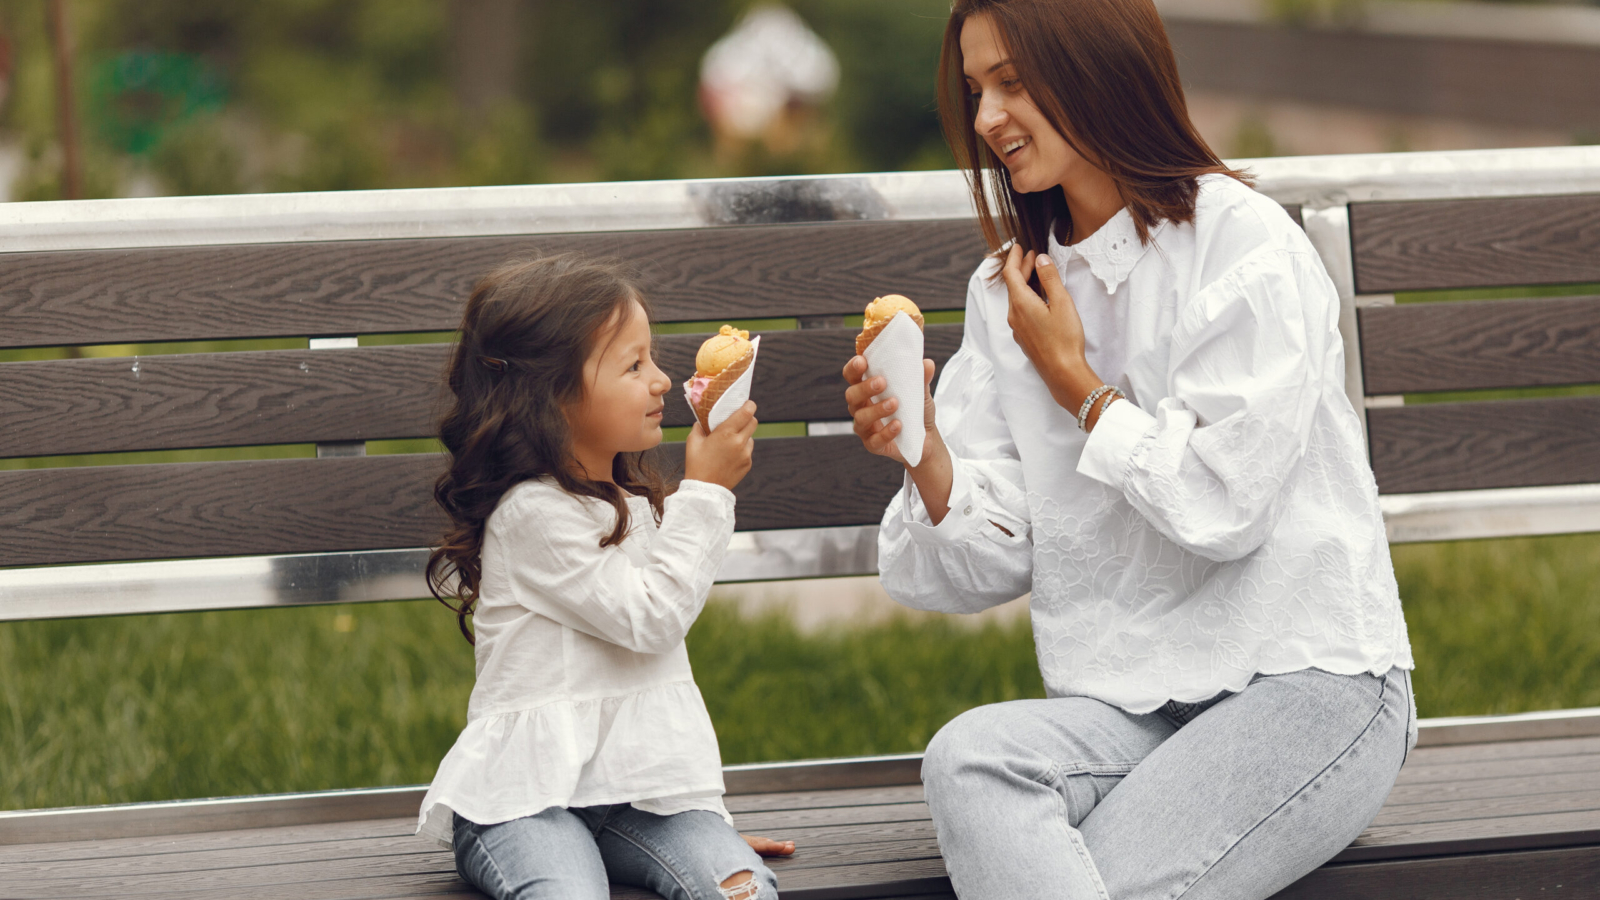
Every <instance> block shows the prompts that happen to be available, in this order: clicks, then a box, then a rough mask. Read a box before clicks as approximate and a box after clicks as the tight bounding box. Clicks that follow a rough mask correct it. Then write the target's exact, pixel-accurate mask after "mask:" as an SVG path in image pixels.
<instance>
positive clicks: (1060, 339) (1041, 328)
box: [1000, 244, 1101, 415]
mask: <svg viewBox="0 0 1600 900" xmlns="http://www.w3.org/2000/svg"><path fill="white" fill-rule="evenodd" d="M1035 271H1037V272H1038V274H1039V284H1040V285H1042V286H1043V287H1044V293H1045V296H1044V297H1040V296H1039V295H1038V294H1037V293H1036V292H1035V291H1034V290H1033V288H1031V287H1029V286H1028V279H1029V278H1030V277H1032V275H1033V274H1034V272H1035ZM1000 274H1001V277H1002V278H1004V279H1005V282H1006V292H1007V294H1008V295H1009V297H1010V301H1011V305H1010V310H1009V311H1008V312H1007V313H1006V324H1008V325H1010V326H1011V334H1012V336H1013V337H1015V338H1016V341H1017V346H1019V347H1021V348H1022V352H1023V353H1024V354H1026V355H1027V357H1028V359H1029V360H1031V361H1032V362H1033V367H1034V368H1035V369H1037V370H1038V372H1039V377H1040V378H1043V379H1044V383H1045V384H1046V385H1047V386H1048V387H1049V388H1050V394H1051V396H1052V397H1054V398H1055V401H1056V402H1057V403H1058V404H1060V405H1061V406H1062V407H1063V408H1065V409H1066V410H1067V411H1069V412H1071V413H1073V414H1074V415H1076V414H1077V412H1078V407H1079V406H1081V405H1082V404H1083V400H1084V398H1085V397H1087V396H1089V392H1090V391H1093V390H1094V389H1095V388H1097V387H1099V386H1100V384H1101V382H1100V377H1099V376H1098V375H1096V374H1095V373H1094V370H1093V369H1091V368H1089V361H1088V359H1086V358H1085V356H1084V343H1085V340H1084V335H1083V320H1082V319H1080V318H1079V317H1078V307H1077V305H1076V304H1074V303H1073V302H1072V295H1071V294H1069V293H1067V286H1066V285H1065V284H1063V283H1062V282H1061V273H1060V272H1058V271H1056V267H1055V265H1054V264H1053V263H1052V262H1051V261H1050V256H1049V254H1044V253H1034V252H1033V251H1031V250H1030V251H1028V252H1027V253H1023V252H1022V247H1021V246H1020V245H1016V244H1013V245H1012V247H1011V251H1010V252H1009V253H1007V254H1006V264H1005V267H1004V268H1002V269H1001V270H1000ZM1045 298H1049V299H1048V301H1047V300H1046V299H1045Z"/></svg>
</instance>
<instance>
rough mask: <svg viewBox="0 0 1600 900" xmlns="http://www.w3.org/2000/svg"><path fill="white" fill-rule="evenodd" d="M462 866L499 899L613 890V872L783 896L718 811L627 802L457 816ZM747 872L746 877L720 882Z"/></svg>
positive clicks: (543, 899) (592, 895) (748, 899)
mask: <svg viewBox="0 0 1600 900" xmlns="http://www.w3.org/2000/svg"><path fill="white" fill-rule="evenodd" d="M455 854H456V871H457V872H458V873H460V875H461V877H462V878H464V879H466V880H467V881H469V882H471V883H472V884H473V885H475V886H476V887H477V888H478V889H479V890H481V891H483V892H484V893H486V894H488V895H489V896H490V897H493V898H495V900H609V898H610V896H611V891H610V888H609V887H608V884H607V883H608V882H616V883H617V884H624V885H628V886H630V887H642V888H648V889H650V890H652V891H655V892H656V893H658V894H660V895H661V896H663V897H665V898H667V900H725V898H728V900H777V896H778V881H777V878H776V877H775V876H774V875H773V874H772V871H771V870H770V869H768V868H767V867H766V866H765V865H763V864H762V862H761V857H759V856H757V855H756V852H755V851H754V850H751V849H750V845H749V844H746V843H745V841H744V838H742V837H740V836H739V833H738V832H737V831H734V830H733V828H732V826H730V825H729V824H728V823H727V822H724V821H723V820H722V817H721V816H719V815H717V814H716V813H712V812H706V811H704V810H691V811H689V812H681V813H677V814H675V815H671V816H658V815H655V814H654V813H647V812H644V811H642V810H638V809H634V808H633V807H632V806H630V805H628V804H626V803H619V804H616V805H614V806H590V807H583V808H577V809H563V808H561V807H559V806H553V807H551V808H549V809H547V810H545V811H543V812H541V813H538V814H536V815H532V816H525V817H523V818H521V819H512V820H511V821H509V822H501V823H499V824H496V825H478V824H476V823H474V822H470V821H468V820H466V819H463V818H461V816H460V815H457V816H456V817H455ZM740 872H750V873H751V879H750V882H749V884H748V885H738V886H735V887H733V888H723V887H720V885H721V883H722V882H723V881H726V880H728V878H730V877H731V876H733V875H736V874H738V873H740Z"/></svg>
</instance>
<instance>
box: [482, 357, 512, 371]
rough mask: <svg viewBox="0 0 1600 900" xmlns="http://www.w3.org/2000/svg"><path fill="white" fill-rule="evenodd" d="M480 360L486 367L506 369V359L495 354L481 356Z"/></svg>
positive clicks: (496, 369) (499, 369) (498, 369)
mask: <svg viewBox="0 0 1600 900" xmlns="http://www.w3.org/2000/svg"><path fill="white" fill-rule="evenodd" d="M478 362H481V363H483V366H484V368H486V369H493V370H494V371H496V372H504V371H505V370H506V361H505V360H503V359H499V358H496V357H493V356H480V357H478Z"/></svg>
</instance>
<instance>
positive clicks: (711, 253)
mask: <svg viewBox="0 0 1600 900" xmlns="http://www.w3.org/2000/svg"><path fill="white" fill-rule="evenodd" d="M1518 162H1521V163H1522V166H1521V168H1520V169H1519V168H1518V167H1517V165H1516V164H1517V163H1518ZM1429 165H1431V166H1433V168H1434V169H1435V170H1438V169H1439V168H1440V167H1441V166H1442V167H1444V168H1445V169H1447V170H1448V172H1449V175H1450V176H1451V177H1447V178H1445V179H1440V178H1439V177H1437V176H1436V175H1434V174H1432V173H1431V172H1428V166H1429ZM1341 166H1342V167H1343V171H1339V168H1340V167H1341ZM1407 166H1411V167H1413V168H1417V170H1418V172H1424V173H1425V174H1420V175H1419V174H1414V173H1407V172H1405V171H1404V169H1405V168H1406V167H1407ZM1252 167H1253V168H1255V169H1256V171H1257V172H1258V173H1259V174H1260V175H1261V185H1260V186H1261V189H1263V190H1264V191H1265V192H1266V193H1268V194H1269V195H1271V196H1273V197H1275V198H1276V199H1278V200H1279V201H1280V202H1282V203H1284V205H1285V206H1286V207H1287V208H1288V209H1289V210H1290V212H1291V213H1292V214H1294V215H1295V216H1296V217H1297V218H1303V220H1304V224H1305V227H1306V228H1307V231H1308V233H1309V234H1310V235H1311V237H1312V239H1313V241H1314V242H1316V243H1317V245H1318V247H1319V250H1321V252H1322V254H1323V256H1324V260H1325V262H1327V264H1328V267H1329V270H1330V273H1332V274H1333V276H1334V278H1335V281H1336V283H1338V284H1339V286H1340V288H1341V293H1342V294H1343V295H1344V296H1345V299H1346V301H1347V307H1348V309H1347V313H1348V315H1347V328H1346V339H1347V346H1348V349H1349V351H1350V352H1349V353H1348V359H1349V362H1350V366H1351V369H1350V377H1349V386H1350V390H1351V393H1352V398H1353V399H1354V400H1356V401H1357V403H1358V406H1369V405H1371V406H1374V407H1375V408H1372V409H1370V410H1369V411H1368V416H1369V428H1370V436H1371V440H1372V450H1373V464H1374V468H1375V471H1376V472H1377V473H1378V479H1379V485H1380V489H1381V490H1382V491H1383V492H1384V493H1385V494H1388V495H1395V496H1393V497H1386V498H1385V500H1386V504H1387V505H1386V511H1390V512H1393V513H1394V515H1393V516H1392V517H1391V533H1392V536H1394V537H1396V539H1405V537H1406V536H1407V535H1406V534H1405V533H1404V529H1403V527H1402V528H1401V529H1400V531H1401V533H1400V534H1398V535H1396V534H1394V532H1395V530H1396V525H1395V521H1396V520H1406V516H1408V515H1409V516H1410V517H1411V519H1410V520H1406V521H1414V522H1415V523H1419V524H1417V526H1416V527H1417V529H1418V530H1419V533H1424V536H1435V537H1438V536H1443V537H1449V536H1480V535H1482V534H1488V533H1537V532H1540V531H1551V530H1558V531H1559V530H1584V529H1587V528H1597V529H1600V513H1597V512H1596V511H1597V510H1600V497H1590V496H1589V494H1586V493H1583V491H1585V490H1587V488H1580V489H1578V490H1579V494H1578V495H1573V494H1572V492H1571V490H1570V489H1558V490H1557V492H1556V493H1555V494H1549V491H1550V490H1551V489H1550V488H1549V487H1548V486H1552V485H1574V484H1581V485H1589V486H1593V485H1594V483H1596V482H1600V450H1597V449H1596V448H1595V438H1596V437H1597V436H1600V397H1592V396H1583V397H1561V398H1541V399H1515V400H1485V401H1476V402H1471V403H1460V404H1457V403H1450V404H1430V405H1425V406H1413V407H1405V406H1399V407H1396V406H1393V405H1392V404H1393V401H1392V400H1391V399H1388V398H1390V397H1392V396H1393V395H1402V394H1405V393H1412V392H1422V391H1440V390H1464V389H1478V388H1485V387H1492V388H1506V387H1525V386H1530V385H1550V384H1585V383H1593V382H1600V300H1596V299H1594V298H1577V299H1573V298H1565V299H1547V300H1510V301H1497V302H1482V301H1473V302H1467V303H1454V304H1421V305H1401V306H1392V305H1386V299H1387V300H1388V301H1389V302H1391V303H1392V294H1393V293H1395V292H1399V291H1412V290H1427V289H1434V288H1444V287H1488V286H1502V285H1536V284H1551V283H1571V282H1600V194H1597V193H1594V192H1596V191H1600V152H1597V151H1595V150H1594V149H1592V148H1572V149H1570V150H1554V151H1521V152H1520V156H1519V152H1517V151H1510V152H1506V153H1502V154H1500V155H1498V156H1496V155H1493V154H1490V155H1481V154H1480V155H1478V156H1474V155H1473V154H1411V155H1405V156H1384V157H1349V158H1330V159H1323V160H1315V159H1312V160H1261V161H1256V162H1255V163H1254V164H1253V165H1252ZM1330 170H1332V171H1330ZM1519 189H1520V190H1519ZM1463 192H1465V193H1468V194H1469V195H1470V194H1471V193H1473V192H1477V193H1480V194H1501V195H1504V194H1515V193H1529V194H1549V195H1552V196H1537V197H1509V198H1504V197H1492V198H1481V199H1472V200H1459V199H1449V200H1444V199H1428V198H1437V197H1439V196H1440V195H1459V194H1462V193H1463ZM1585 192H1587V193H1585ZM1351 196H1355V197H1358V198H1360V197H1368V196H1369V197H1373V198H1375V199H1374V200H1372V201H1366V200H1357V202H1353V203H1352V202H1348V198H1349V197H1351ZM1389 197H1396V198H1403V199H1400V200H1398V201H1391V200H1387V199H1386V198H1389ZM3 212H4V213H5V215H0V236H3V238H0V240H3V241H4V243H5V244H6V245H7V246H9V247H10V248H11V252H9V253H6V254H4V255H0V350H4V349H12V348H27V347H59V346H83V345H97V344H127V343H148V342H173V341H217V340H236V339H252V338H268V337H274V338H275V337H300V338H310V339H311V340H310V348H308V349H277V350H251V351H242V352H241V351H231V352H230V351H218V352H199V353H173V354H167V355H152V356H139V357H112V358H77V359H48V360H37V361H17V362H4V363H0V459H3V458H18V457H51V456H58V455H64V454H93V453H122V452H131V451H170V450H190V449H196V448H223V447H239V446H258V445H266V444H302V443H314V444H316V445H317V448H318V453H317V458H301V459H247V460H236V461H217V460H211V461H202V462H180V461H170V462H158V463H141V464H136V465H88V466H79V465H53V466H51V467H46V468H26V469H15V470H10V471H0V567H9V568H0V618H25V617H43V616H60V615H90V614H100V613H116V612H145V611H158V610H167V609H193V608H217V607H232V606H255V605H266V604H283V603H304V602H333V601H348V600H377V599H397V598H404V597H415V596H418V595H419V594H420V593H421V590H420V585H421V582H420V579H419V577H418V573H419V571H420V563H421V560H422V559H423V558H425V552H424V551H422V550H421V549H419V548H423V547H426V545H427V544H428V543H429V542H431V541H432V540H434V539H435V538H436V537H437V535H438V534H439V529H440V524H441V523H440V517H439V515H438V512H437V510H436V509H435V508H434V506H433V503H432V500H431V485H432V481H433V479H434V478H435V477H436V475H437V474H438V472H439V471H440V467H441V461H440V459H439V458H438V456H437V455H436V454H432V453H396V454H383V455H370V456H369V455H365V454H364V447H365V443H364V442H366V441H373V440H387V439H399V438H415V437H425V436H427V435H429V434H430V433H431V430H432V423H433V420H434V417H435V415H436V414H437V412H438V410H439V404H440V402H441V398H440V394H439V386H438V372H439V370H440V368H441V365H442V363H443V361H444V358H445V355H446V352H447V349H448V348H447V346H446V345H444V344H439V343H412V344H402V345H397V346H358V345H357V341H356V339H355V338H356V336H358V335H361V336H368V335H396V334H400V335H404V334H413V333H417V332H441V331H449V330H450V329H452V328H454V327H455V325H456V324H457V322H458V320H459V309H460V303H461V301H462V299H463V298H464V297H465V295H466V293H467V291H468V289H469V287H470V285H471V283H472V281H473V280H474V279H475V278H476V277H477V276H479V275H480V274H482V273H483V272H484V271H486V270H487V269H489V268H490V267H492V266H493V265H495V264H497V263H499V262H500V261H502V260H504V259H506V258H507V257H510V256H513V255H517V254H529V253H535V252H554V251H559V250H566V249H580V250H584V251H587V252H592V253H608V254H616V255H620V256H623V257H626V258H628V259H631V260H633V261H634V262H636V263H637V264H639V265H640V267H641V268H642V269H643V270H644V271H645V272H646V274H647V275H648V276H649V278H650V280H651V282H652V285H653V293H652V297H653V300H654V303H655V306H656V309H657V312H658V317H659V318H660V319H661V320H662V321H663V322H666V323H702V324H703V325H704V330H714V329H715V327H716V326H717V324H719V323H720V322H721V321H724V320H734V319H752V318H783V319H789V320H792V322H793V324H794V325H797V326H798V327H790V328H781V327H779V328H775V329H773V330H768V331H765V332H764V336H763V348H764V350H765V351H766V352H764V353H763V354H762V364H761V369H760V371H759V377H758V378H757V382H756V388H755V394H754V396H755V399H756V400H757V402H758V403H759V404H760V405H761V416H762V419H763V421H765V422H773V423H776V422H792V423H805V424H804V425H803V426H799V425H797V426H796V428H795V429H794V430H796V431H797V433H796V434H795V435H794V436H788V437H767V438H762V439H761V440H760V447H759V449H758V453H757V457H756V465H755V468H754V470H753V471H752V473H751V475H750V477H748V478H747V479H746V481H745V482H744V483H743V484H742V485H741V487H740V491H739V494H740V503H739V507H738V528H739V529H740V530H741V531H742V532H750V533H754V534H753V535H752V536H751V538H750V540H751V541H753V542H754V543H753V544H751V543H749V542H747V545H745V546H744V548H743V549H744V551H745V553H746V557H747V559H746V564H745V568H744V569H743V570H742V572H740V573H734V574H732V575H731V576H730V577H733V578H763V577H785V576H789V575H795V574H818V575H825V574H855V573H858V572H862V571H872V570H873V566H874V563H873V558H872V553H871V550H870V547H868V546H867V545H868V544H870V543H871V541H872V539H873V536H874V535H873V531H874V529H873V527H872V526H873V525H875V523H876V522H877V521H878V518H879V517H880V515H881V513H882V510H883V508H884V506H885V505H886V503H887V501H888V499H889V497H890V496H891V495H892V494H893V492H894V490H895V489H896V488H897V487H898V485H899V482H900V478H899V474H898V470H897V467H895V466H894V465H893V464H892V463H889V462H887V461H884V460H881V459H878V458H874V457H871V456H868V455H867V454H865V453H864V452H863V451H862V450H861V449H860V447H859V444H858V443H857V442H856V440H855V438H854V437H853V436H851V435H849V434H848V433H843V434H841V433H839V432H840V431H841V430H842V429H841V428H840V427H839V422H838V420H839V419H841V417H842V414H843V403H842V399H841V397H840V384H839V380H838V371H839V367H840V365H841V364H842V362H843V361H844V360H845V359H847V358H848V356H849V355H850V353H851V348H852V341H853V334H854V331H855V329H854V328H851V327H846V325H845V317H846V316H851V315H859V313H860V311H861V308H862V306H863V305H864V304H865V302H866V300H867V299H870V298H871V297H872V296H873V295H875V294H881V293H888V292H898V293H904V294H907V295H909V296H911V297H913V298H914V299H916V300H917V301H918V302H919V303H920V304H921V305H922V306H923V308H924V309H925V310H927V311H929V312H939V311H945V310H959V309H960V308H961V307H962V306H963V304H964V300H965V285H966V281H967V279H968V276H969V275H970V273H971V271H972V269H973V267H974V266H975V265H976V264H977V262H978V261H979V259H980V258H981V256H982V252H983V247H982V244H981V241H980V240H979V238H978V235H977V230H976V227H975V225H974V223H973V222H972V219H971V210H970V205H969V203H968V200H967V197H966V193H965V187H964V185H963V183H962V180H961V178H960V176H959V175H958V174H957V173H950V172H943V173H903V174H897V175H882V176H865V177H863V176H849V177H835V178H814V179H786V180H779V181H763V180H732V181H717V182H675V183H650V184H641V185H581V186H573V185H563V186H539V187H527V188H478V189H450V190H440V191H394V192H365V193H354V194H344V195H337V194H329V195H298V196H297V195H278V196H262V197H246V198H228V197H217V198H186V199H162V200H136V201H94V202H84V203H72V204H60V203H57V204H15V205H11V206H10V207H8V208H6V209H4V210H3ZM933 318H934V319H935V320H937V319H938V318H939V317H938V316H934V317H933ZM1358 321H1359V328H1358V327H1357V323H1358ZM782 324H784V325H787V324H790V323H787V322H786V323H782ZM697 330H698V329H697ZM960 335H961V326H960V324H959V322H946V323H939V322H937V321H936V322H934V323H933V324H930V326H929V328H928V349H929V355H930V356H933V357H934V358H935V359H936V360H939V361H940V362H941V363H942V362H943V360H944V359H945V358H947V357H948V356H949V355H950V354H951V353H952V352H954V350H955V348H956V346H957V345H958V344H959V341H960ZM701 337H702V335H699V334H694V333H690V334H663V335H662V336H661V337H660V338H659V339H658V340H659V346H658V356H659V358H660V360H661V362H662V365H663V368H664V369H665V370H666V371H667V372H668V373H669V374H672V375H673V376H674V377H675V378H679V379H681V378H683V377H686V376H687V374H688V373H689V372H690V371H692V368H693V364H692V355H693V351H694V349H695V347H697V346H698V343H699V341H700V340H701ZM1358 363H1359V364H1358ZM668 396H669V404H668V409H667V422H666V424H668V425H669V426H672V425H687V424H689V422H690V421H691V414H690V413H689V411H688V409H687V408H686V406H685V405H684V403H683V402H682V399H681V395H679V394H678V392H676V391H674V392H669V395H668ZM1369 399H1375V401H1376V402H1368V401H1369ZM680 452H681V445H670V444H669V445H666V447H665V453H666V456H667V457H668V465H669V468H670V467H671V466H672V465H675V464H676V463H677V462H678V459H676V458H675V454H676V453H680ZM1493 488H1513V489H1520V490H1524V491H1525V490H1526V489H1529V488H1540V489H1543V490H1545V491H1546V493H1545V494H1540V495H1538V496H1532V497H1531V499H1530V496H1531V495H1526V494H1525V493H1524V494H1517V495H1515V496H1510V497H1507V496H1505V495H1504V493H1503V492H1501V493H1500V494H1495V493H1494V492H1493V491H1490V492H1487V493H1486V492H1485V491H1484V489H1493ZM1437 492H1443V493H1437ZM1461 492H1467V493H1466V494H1465V495H1463V494H1462V493H1461ZM1591 493H1592V492H1591ZM1491 494H1492V495H1493V496H1490V495H1491ZM1574 496H1576V498H1577V499H1576V500H1574ZM1419 497H1420V498H1421V499H1418V498H1419ZM1586 497H1587V498H1588V499H1585V498H1586ZM1439 498H1444V499H1445V501H1446V502H1444V504H1443V506H1440V505H1439V503H1438V502H1437V501H1438V500H1439ZM1463 498H1464V499H1463ZM1475 498H1477V499H1476V500H1475ZM1484 498H1487V499H1484ZM1390 501H1398V502H1397V503H1392V502H1390ZM1408 503H1409V504H1410V506H1409V507H1407V506H1406V504H1408ZM1530 503H1531V504H1532V505H1533V506H1534V507H1538V508H1540V509H1545V510H1546V513H1544V514H1541V513H1538V512H1537V510H1535V512H1534V513H1533V514H1532V518H1530V513H1529V511H1528V507H1529V504H1530ZM1430 504H1432V505H1430ZM1496 504H1498V506H1496ZM1508 504H1509V506H1508ZM1519 504H1520V505H1519ZM1390 507H1393V509H1390ZM1485 509H1489V510H1491V513H1485V512H1484V510H1485ZM1506 509H1512V510H1513V515H1512V516H1511V519H1515V520H1516V522H1512V523H1511V524H1509V525H1508V524H1506V521H1509V520H1507V516H1506V514H1505V510H1506ZM1550 509H1556V510H1558V511H1559V514H1555V515H1551V514H1549V510H1550ZM1441 510H1442V512H1441ZM1493 510H1498V511H1499V512H1498V513H1494V512H1493ZM1574 510H1576V512H1574ZM1463 511H1465V512H1463ZM1486 515H1487V516H1489V519H1494V521H1493V522H1488V520H1487V519H1485V518H1484V517H1485V516H1486ZM1496 515H1498V516H1499V518H1498V519H1495V518H1494V517H1495V516H1496ZM1473 516H1477V519H1473V518H1472V517H1473ZM1441 517H1442V520H1444V521H1447V522H1451V523H1456V524H1453V525H1449V526H1448V527H1446V528H1445V532H1448V533H1441V532H1440V530H1439V529H1440V526H1439V525H1438V522H1439V521H1440V520H1441ZM1464 517H1465V519H1472V521H1473V522H1474V523H1475V524H1469V525H1466V526H1462V525H1461V524H1460V523H1461V522H1462V521H1464ZM1519 517H1520V518H1519ZM1485 522H1488V524H1485ZM1517 522H1520V523H1521V524H1520V525H1519V524H1517ZM1552 523H1555V524H1552ZM1574 523H1576V527H1575V526H1574ZM817 529H833V531H831V532H822V531H817ZM1430 529H1431V530H1430ZM1451 529H1454V531H1451ZM795 548H800V550H796V549H795ZM736 549H737V548H736ZM801 551H803V552H804V553H808V554H810V557H809V562H808V563H807V564H806V565H804V566H799V567H796V566H794V565H785V564H778V563H775V562H773V560H785V559H787V560H789V561H790V562H792V560H793V558H794V557H795V556H796V553H797V552H801ZM763 554H765V555H763ZM734 556H735V557H738V556H739V554H738V553H735V554H734ZM109 561H117V562H119V563H121V564H118V565H110V566H83V565H80V564H82V563H97V562H109ZM129 561H140V562H129ZM19 567H27V568H19Z"/></svg>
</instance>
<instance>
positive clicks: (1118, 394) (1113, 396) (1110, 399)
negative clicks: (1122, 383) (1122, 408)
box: [1085, 388, 1128, 425]
mask: <svg viewBox="0 0 1600 900" xmlns="http://www.w3.org/2000/svg"><path fill="white" fill-rule="evenodd" d="M1126 399H1128V395H1127V394H1124V393H1123V392H1122V389H1121V388H1112V389H1111V393H1109V394H1106V399H1105V402H1104V403H1101V404H1100V415H1099V416H1098V417H1097V418H1096V419H1095V420H1094V422H1095V424H1096V425H1098V424H1100V420H1101V419H1103V418H1105V417H1106V410H1108V409H1110V408H1111V404H1113V403H1115V402H1117V401H1118V400H1126ZM1085 421H1088V420H1085Z"/></svg>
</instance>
